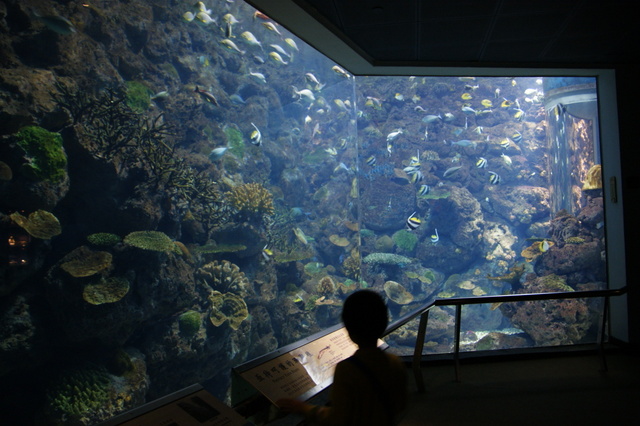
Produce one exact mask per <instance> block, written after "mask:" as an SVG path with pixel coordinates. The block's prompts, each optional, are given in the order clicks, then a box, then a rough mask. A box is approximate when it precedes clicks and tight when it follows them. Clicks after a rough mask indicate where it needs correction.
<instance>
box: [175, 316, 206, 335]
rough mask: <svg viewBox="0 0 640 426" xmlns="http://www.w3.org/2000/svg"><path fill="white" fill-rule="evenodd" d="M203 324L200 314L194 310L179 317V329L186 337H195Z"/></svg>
mask: <svg viewBox="0 0 640 426" xmlns="http://www.w3.org/2000/svg"><path fill="white" fill-rule="evenodd" d="M201 324H202V317H201V316H200V313H199V312H197V311H194V310H189V311H186V312H183V313H182V314H180V316H179V317H178V329H179V330H180V333H182V334H183V335H184V336H185V337H192V336H194V335H195V334H196V333H197V332H198V331H199V330H200V325H201Z"/></svg>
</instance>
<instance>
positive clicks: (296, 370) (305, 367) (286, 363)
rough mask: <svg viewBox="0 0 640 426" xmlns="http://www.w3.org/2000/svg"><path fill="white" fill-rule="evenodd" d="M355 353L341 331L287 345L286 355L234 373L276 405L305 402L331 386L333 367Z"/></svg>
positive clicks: (281, 352) (381, 343)
mask: <svg viewBox="0 0 640 426" xmlns="http://www.w3.org/2000/svg"><path fill="white" fill-rule="evenodd" d="M379 344H380V345H384V342H382V341H379ZM357 349H358V346H357V345H356V344H355V343H353V341H352V340H351V339H350V338H349V334H348V333H347V330H346V329H345V328H344V327H340V328H337V329H334V330H333V331H330V332H328V333H326V334H323V335H322V336H319V337H316V338H313V339H310V340H308V341H307V343H302V344H300V345H289V346H288V347H287V350H286V351H279V353H278V354H275V355H273V356H270V357H268V358H266V359H265V358H261V359H259V360H256V361H254V362H252V363H250V364H251V365H249V366H246V367H245V368H237V369H236V372H237V373H238V374H239V375H240V377H241V378H242V379H244V380H245V381H246V382H247V383H249V384H251V385H252V386H253V387H254V388H255V389H257V390H258V391H259V392H260V393H261V394H262V395H264V396H265V397H266V398H267V399H268V400H269V401H271V402H272V403H274V404H275V405H277V404H276V401H278V400H279V399H281V398H295V399H300V400H307V399H309V398H311V397H313V396H314V395H316V394H318V393H319V392H321V391H322V390H323V389H325V388H327V387H328V386H329V385H331V383H332V382H333V374H334V371H335V368H336V364H338V363H339V362H340V361H342V360H344V359H347V358H349V357H350V356H351V355H353V354H354V353H355V352H356V350H357Z"/></svg>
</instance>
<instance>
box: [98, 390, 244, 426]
mask: <svg viewBox="0 0 640 426" xmlns="http://www.w3.org/2000/svg"><path fill="white" fill-rule="evenodd" d="M194 424H199V425H205V426H248V425H252V423H251V422H248V421H247V420H245V419H244V418H243V417H242V416H241V415H240V414H238V413H237V412H235V411H234V410H233V409H232V408H230V407H228V406H227V405H225V404H224V403H223V402H222V401H220V400H219V399H217V398H216V397H214V396H213V395H211V394H210V393H209V392H207V391H206V390H205V389H204V388H203V387H202V386H201V385H198V384H196V385H193V386H189V387H188V388H185V389H182V390H180V391H178V392H175V393H173V394H170V395H167V396H165V397H163V398H160V399H158V400H156V401H152V402H150V403H148V404H145V405H143V406H141V407H138V408H136V409H134V410H131V411H129V412H126V413H123V414H121V415H119V416H116V417H114V418H112V419H110V420H108V421H106V422H104V423H102V424H101V426H115V425H118V426H134V425H135V426H187V425H194Z"/></svg>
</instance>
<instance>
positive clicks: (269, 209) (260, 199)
mask: <svg viewBox="0 0 640 426" xmlns="http://www.w3.org/2000/svg"><path fill="white" fill-rule="evenodd" d="M225 197H226V199H227V202H228V203H229V205H230V206H231V207H233V208H234V209H235V210H236V211H238V212H241V213H248V214H253V215H272V214H273V213H274V207H273V197H272V195H271V193H270V192H269V191H268V190H267V188H265V187H264V186H263V185H262V184H260V183H244V184H242V185H238V186H235V187H233V188H232V189H231V191H229V192H227V193H225Z"/></svg>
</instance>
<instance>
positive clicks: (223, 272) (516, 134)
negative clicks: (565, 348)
mask: <svg viewBox="0 0 640 426" xmlns="http://www.w3.org/2000/svg"><path fill="white" fill-rule="evenodd" d="M63 3H64V4H63ZM67 3H68V4H67ZM132 5H135V6H136V8H135V9H133V11H132V9H131V8H132V7H133V6H132ZM55 6H56V10H57V13H60V14H61V15H62V16H69V17H70V18H71V20H72V21H73V22H82V23H83V25H82V27H81V28H80V26H79V27H78V28H77V31H76V32H71V33H69V31H67V33H66V34H60V33H58V34H57V35H55V37H49V36H51V35H52V34H51V31H54V32H55V31H56V29H57V30H58V31H61V28H60V27H59V25H61V24H62V23H64V22H65V21H63V20H58V21H54V22H53V23H52V22H47V21H43V20H35V19H36V18H35V17H33V18H32V19H34V21H33V25H34V29H33V31H34V33H33V34H34V35H33V36H31V35H29V36H27V35H26V34H27V32H26V29H25V28H26V27H25V28H23V26H26V23H27V22H28V19H31V18H29V16H31V15H30V12H29V10H28V9H27V6H24V5H20V4H16V5H14V6H11V8H10V9H8V12H7V13H8V15H7V16H8V18H7V19H8V20H13V21H12V22H17V24H16V26H15V27H13V26H12V27H11V29H10V31H11V35H10V36H11V37H12V41H11V43H7V49H8V50H11V52H8V53H7V54H8V55H9V56H7V57H8V58H9V57H10V58H11V61H10V60H9V59H8V60H7V63H9V62H11V63H14V64H15V69H13V68H12V69H11V70H10V72H7V73H6V77H5V76H4V74H5V73H4V72H3V78H2V81H1V82H0V93H1V94H2V96H3V97H2V99H11V100H12V101H11V105H12V106H11V108H5V110H3V114H5V115H3V120H2V125H1V126H0V128H1V129H2V135H3V138H4V139H3V140H4V142H6V143H3V144H0V234H1V235H2V243H1V244H0V261H1V264H0V278H1V280H0V302H1V303H0V379H1V380H0V390H2V394H3V395H8V396H7V397H6V398H4V399H3V401H2V402H1V403H0V404H2V405H0V411H1V412H3V413H9V414H12V413H16V417H19V418H21V419H22V420H24V422H23V423H22V424H28V423H29V420H28V419H32V420H33V421H32V423H41V424H44V423H47V424H48V423H52V424H53V423H62V422H70V423H74V424H95V423H97V422H99V421H101V420H104V419H106V418H109V417H112V416H113V415H115V414H117V413H119V412H122V411H124V410H128V409H131V408H133V407H136V406H139V405H141V404H143V403H144V402H147V401H151V400H154V399H156V398H159V397H161V396H164V395H167V394H169V393H171V392H174V391H177V390H179V389H181V388H184V387H186V386H188V385H191V384H193V383H205V385H206V387H207V389H208V390H209V391H211V392H212V393H213V394H214V395H216V396H217V397H219V398H220V399H222V400H227V395H228V392H229V386H230V371H231V368H233V367H234V366H237V365H239V364H242V363H243V362H245V361H248V360H250V359H253V358H255V357H258V356H261V355H263V354H265V353H268V352H271V351H274V350H276V349H278V348H280V347H282V346H284V345H287V344H289V343H292V342H295V341H298V340H300V339H304V338H306V337H307V336H309V335H311V334H313V333H316V332H319V331H321V330H323V329H325V328H327V327H329V326H332V325H335V324H337V323H338V322H339V321H340V310H341V306H342V303H343V301H344V299H345V298H346V297H347V296H348V294H350V293H351V292H353V291H355V290H357V289H364V288H369V289H373V290H375V291H378V292H380V293H381V294H383V295H384V297H385V298H386V299H387V301H388V306H389V310H390V316H391V320H396V319H398V318H400V317H402V316H403V315H406V314H409V313H411V312H413V311H414V310H415V309H417V308H419V307H420V306H423V305H425V304H428V303H430V302H432V301H433V300H435V299H436V298H453V297H462V296H464V297H469V296H476V297H482V296H484V295H493V294H505V293H511V292H543V291H575V290H580V289H595V288H604V287H606V279H607V276H606V262H605V254H606V253H605V245H604V231H605V228H604V226H603V225H604V208H603V200H602V178H601V168H600V163H601V158H600V157H601V156H600V153H599V129H598V116H597V114H596V111H597V98H596V96H595V93H596V91H595V89H596V88H597V86H595V84H596V81H595V79H594V78H587V79H582V80H574V79H571V78H559V77H553V78H549V77H536V76H531V77H517V78H510V77H473V76H469V77H432V76H414V77H391V76H387V77H370V76H358V77H354V76H352V75H351V74H350V73H349V72H348V71H345V70H344V69H342V68H341V67H340V66H338V65H336V64H335V63H333V62H332V61H330V60H329V59H327V58H326V57H324V56H323V55H321V54H319V53H318V52H316V51H314V50H313V49H312V48H311V47H310V46H309V45H307V44H306V43H304V42H303V41H302V40H300V39H299V38H297V37H295V36H294V35H293V34H291V33H289V32H288V31H287V30H286V29H285V28H283V27H282V26H280V25H278V24H277V23H274V22H273V21H272V20H270V19H269V18H268V17H266V16H264V15H262V14H260V13H258V12H256V11H255V10H254V9H252V8H250V7H249V6H247V5H246V4H245V3H243V2H241V1H235V2H229V1H224V0H217V1H210V2H205V3H196V4H195V5H194V4H193V2H174V1H164V0H157V1H154V2H150V4H147V3H144V2H142V3H140V2H118V1H114V2H103V3H102V4H100V5H93V4H86V5H82V6H79V5H77V4H75V3H74V5H73V6H72V5H71V3H69V2H58V3H56V5H55ZM139 8H142V10H140V9H139ZM111 17H120V18H118V19H115V18H114V19H112V18H111ZM119 19H122V20H124V21H121V20H119ZM56 22H57V24H56ZM47 25H49V27H50V26H51V25H53V26H54V28H52V29H47ZM56 25H58V27H56ZM46 31H49V32H46ZM32 37H34V38H32ZM36 42H43V43H44V42H46V43H45V44H44V45H45V46H50V47H51V49H45V48H38V49H32V48H31V47H32V46H40V45H41V44H39V43H36ZM8 46H11V48H9V47H8ZM7 66H8V65H7ZM12 66H13V65H12ZM44 68H47V69H49V70H48V71H46V72H45V71H43V69H44ZM27 81H28V84H27ZM17 88H22V89H17ZM22 91H24V92H25V93H21V94H20V96H18V94H17V93H18V92H22ZM14 105H15V108H14ZM27 124H35V125H33V126H31V125H27ZM599 312H601V306H600V305H598V304H596V303H591V302H586V301H580V300H572V301H570V302H565V301H559V302H532V303H531V304H528V303H523V304H510V305H509V306H498V305H476V306H471V307H465V308H464V310H463V321H464V324H463V336H462V337H463V342H465V350H475V349H479V347H478V345H480V342H481V341H483V345H484V346H482V348H483V349H502V348H506V347H528V346H548V345H557V344H577V343H584V342H589V341H593V340H594V339H595V334H594V330H595V327H594V324H597V320H598V316H599ZM453 318H454V309H453V308H452V307H441V308H435V309H433V310H432V312H431V313H430V318H429V327H428V329H427V336H426V344H425V353H442V352H449V351H451V350H452V348H453V342H454V335H453V327H454V323H453ZM417 326H418V321H417V320H415V321H411V322H410V323H408V324H407V325H406V326H405V327H403V328H402V329H400V330H398V331H396V332H394V333H393V334H392V335H390V336H389V337H388V338H387V341H388V343H389V344H390V345H391V346H392V350H394V351H397V352H398V353H401V354H410V353H412V352H413V347H414V345H415V335H416V330H417ZM559 330H560V331H562V333H560V334H562V336H563V337H562V339H556V338H554V336H557V335H558V333H559ZM487 335H489V336H493V337H495V339H492V340H491V344H490V345H489V344H487V341H486V336H487ZM473 336H476V338H477V339H476V340H475V341H474V342H473V344H471V343H469V342H472V341H473V340H474V337H473ZM512 336H515V337H512ZM513 342H515V343H513ZM467 343H469V344H467ZM34 413H35V414H34ZM9 416H10V417H11V415H9ZM40 420H42V421H41V422H40Z"/></svg>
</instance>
